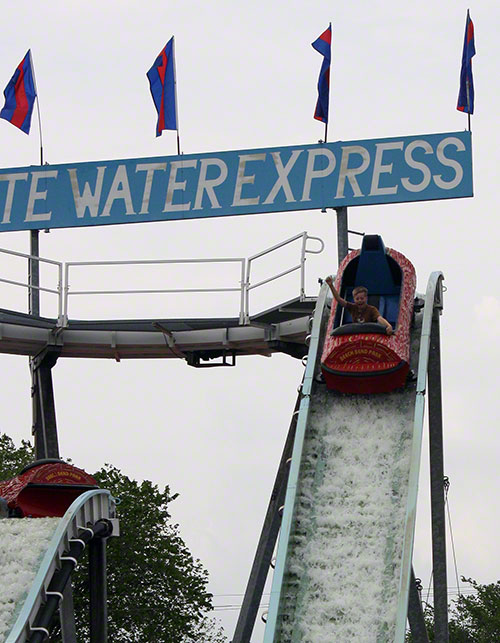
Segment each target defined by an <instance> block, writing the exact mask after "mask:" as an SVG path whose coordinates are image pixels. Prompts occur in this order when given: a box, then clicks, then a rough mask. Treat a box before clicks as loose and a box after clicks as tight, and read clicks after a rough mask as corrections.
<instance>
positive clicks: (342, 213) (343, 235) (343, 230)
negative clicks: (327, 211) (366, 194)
mask: <svg viewBox="0 0 500 643" xmlns="http://www.w3.org/2000/svg"><path fill="white" fill-rule="evenodd" d="M335 212H336V213H337V249H338V256H339V266H340V264H341V263H342V260H343V258H344V257H345V256H346V255H347V253H348V252H349V235H348V231H347V207H345V206H344V207H341V208H335Z"/></svg>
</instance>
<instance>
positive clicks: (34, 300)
mask: <svg viewBox="0 0 500 643" xmlns="http://www.w3.org/2000/svg"><path fill="white" fill-rule="evenodd" d="M29 54H30V65H31V72H32V75H33V85H34V86H35V96H36V107H37V112H38V132H39V135H40V165H43V140H42V119H41V117H40V99H39V98H38V88H37V86H36V78H35V67H34V65H33V57H32V55H31V49H30V50H29ZM30 255H31V257H32V258H31V259H30V260H29V275H28V283H29V286H30V288H29V289H28V312H29V313H30V315H37V316H39V315H40V290H39V286H40V262H39V261H38V259H35V258H33V257H39V256H40V253H39V231H38V230H30Z"/></svg>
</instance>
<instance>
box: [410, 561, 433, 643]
mask: <svg viewBox="0 0 500 643" xmlns="http://www.w3.org/2000/svg"><path fill="white" fill-rule="evenodd" d="M408 621H409V623H410V629H411V634H412V637H413V641H414V642H415V643H429V637H428V636H427V628H426V627H425V619H424V612H423V610H422V603H421V601H420V596H419V593H418V587H417V580H416V578H415V572H414V571H413V567H412V568H411V578H410V595H409V599H408Z"/></svg>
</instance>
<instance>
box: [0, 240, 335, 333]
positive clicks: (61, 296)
mask: <svg viewBox="0 0 500 643" xmlns="http://www.w3.org/2000/svg"><path fill="white" fill-rule="evenodd" d="M299 239H302V245H301V250H300V261H299V263H298V264H297V265H294V266H293V267H291V268H287V269H285V270H282V271H280V272H278V273H277V274H273V275H271V276H270V277H267V278H266V279H263V280H261V281H259V282H257V283H254V284H251V283H250V271H251V265H252V262H254V261H255V260H256V259H259V258H260V257H263V256H265V255H268V254H270V253H271V252H274V251H275V250H278V249H280V248H282V247H284V246H286V245H288V244H290V243H293V242H294V241H297V240H299ZM310 239H312V240H314V241H318V242H319V243H320V247H319V249H317V250H311V249H308V248H307V242H308V241H309V240H310ZM324 247H325V244H324V242H323V241H322V240H321V239H320V238H319V237H313V236H309V235H308V234H307V232H301V233H299V234H296V235H295V236H293V237H290V238H289V239H286V240H285V241H282V242H280V243H277V244H275V245H273V246H271V247H270V248H266V249H265V250H262V251H261V252H258V253H256V254H254V255H252V256H251V257H248V259H245V258H243V257H217V258H212V259H199V258H190V259H141V260H133V261H126V260H119V261H68V262H65V263H62V262H60V261H54V260H53V259H46V258H44V257H38V256H36V255H30V254H26V253H23V252H17V251H14V250H7V249H5V248H0V253H3V254H7V255H13V256H17V257H22V258H24V259H28V260H34V261H38V262H40V263H46V264H51V265H54V266H57V268H58V285H57V288H46V287H44V286H40V285H31V284H30V283H29V282H26V283H25V282H23V281H16V280H12V279H6V278H3V277H0V283H7V284H10V285H14V286H21V287H23V288H28V290H29V289H33V290H37V291H38V292H48V293H51V294H55V295H57V298H58V311H57V319H58V326H60V327H64V326H66V325H67V323H68V308H69V297H70V295H71V296H73V295H118V294H129V295H131V294H134V295H136V294H175V293H220V292H239V293H240V310H239V322H240V324H242V325H243V324H245V323H248V322H249V319H250V301H249V293H250V290H254V289H255V288H258V287H259V286H263V285H264V284H267V283H270V282H272V281H275V280H276V279H280V278H281V277H283V276H285V275H288V274H290V273H292V272H294V271H297V270H300V297H304V296H305V261H306V254H307V253H310V254H319V253H320V252H322V251H323V250H324ZM209 263H210V264H214V263H219V264H230V263H233V264H234V263H239V264H240V267H241V269H240V281H239V285H238V286H234V287H221V288H158V289H157V288H135V289H125V288H124V289H103V290H70V270H72V269H74V268H76V267H83V266H85V267H89V266H95V267H99V266H141V265H142V266H147V265H150V266H152V265H182V264H209Z"/></svg>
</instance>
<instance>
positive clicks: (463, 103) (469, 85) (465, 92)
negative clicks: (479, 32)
mask: <svg viewBox="0 0 500 643" xmlns="http://www.w3.org/2000/svg"><path fill="white" fill-rule="evenodd" d="M475 54H476V47H475V45H474V24H473V23H472V20H471V19H470V15H469V10H468V9H467V20H466V21H465V38H464V50H463V53H462V68H461V70H460V91H459V92H458V102H457V109H458V111H459V112H466V113H467V114H473V113H474V83H473V80H472V57H473V56H474V55H475Z"/></svg>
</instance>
